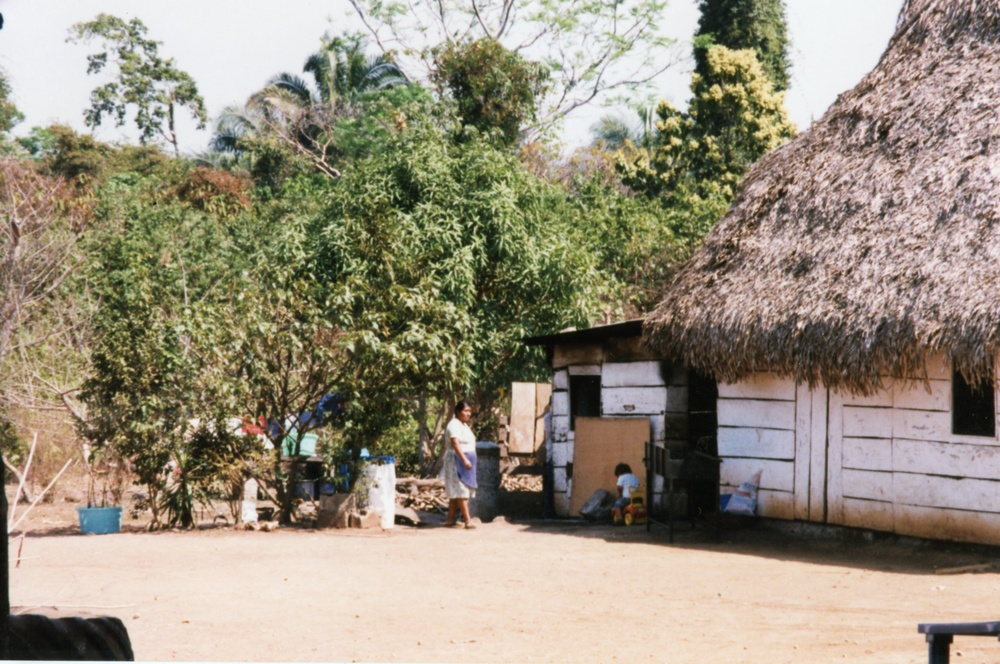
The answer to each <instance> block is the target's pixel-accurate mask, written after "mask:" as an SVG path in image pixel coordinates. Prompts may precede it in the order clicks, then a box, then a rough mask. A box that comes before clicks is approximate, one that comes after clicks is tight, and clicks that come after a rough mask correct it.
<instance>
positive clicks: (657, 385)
mask: <svg viewBox="0 0 1000 664" xmlns="http://www.w3.org/2000/svg"><path fill="white" fill-rule="evenodd" d="M525 342H526V343H528V344H530V345H539V346H545V347H546V349H547V352H548V357H549V359H550V360H551V364H552V371H553V380H552V401H551V433H550V440H549V445H550V448H551V449H550V450H549V457H550V458H551V463H552V466H553V491H554V507H555V512H556V514H557V515H559V516H577V515H578V514H579V509H580V507H581V506H582V504H583V502H584V501H586V500H587V498H589V497H590V496H591V495H592V493H593V492H594V491H595V490H596V489H598V488H606V489H608V490H611V491H613V490H614V488H615V478H614V475H613V470H614V467H615V465H616V464H617V463H618V462H621V461H624V462H626V463H628V464H629V465H630V466H631V467H632V470H633V471H634V472H635V473H636V474H637V475H639V476H640V477H643V476H644V470H643V461H642V459H643V452H644V445H645V443H646V442H647V441H653V443H654V444H655V445H657V446H660V447H665V448H669V449H670V450H671V452H672V453H674V455H675V457H679V456H681V455H682V454H683V453H684V452H685V451H686V450H688V449H690V448H691V446H692V444H693V441H695V440H697V438H698V437H699V436H700V435H704V434H708V435H713V434H714V428H715V414H714V404H715V394H714V391H713V390H714V382H713V381H710V380H709V381H706V380H703V379H700V378H699V376H698V375H694V376H692V375H690V374H689V372H688V371H687V370H686V369H685V368H683V367H681V366H678V365H675V364H672V363H670V362H665V361H663V360H662V359H661V358H660V356H658V355H657V354H655V353H653V352H651V351H649V350H648V349H646V348H644V347H643V345H642V320H632V321H627V322H624V323H617V324H613V325H603V326H598V327H593V328H589V329H584V330H570V331H565V332H560V333H558V334H551V335H545V336H538V337H532V338H530V339H526V340H525ZM652 489H653V490H652V492H651V494H650V500H651V505H652V506H653V507H654V508H660V507H663V506H664V498H663V496H664V489H665V480H664V477H663V476H658V477H655V478H654V482H653V486H652ZM683 507H684V505H683V504H680V505H679V506H678V508H679V509H683Z"/></svg>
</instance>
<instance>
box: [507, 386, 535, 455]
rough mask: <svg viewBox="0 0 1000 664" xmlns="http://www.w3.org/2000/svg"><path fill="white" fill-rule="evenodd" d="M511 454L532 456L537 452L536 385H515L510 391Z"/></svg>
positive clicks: (509, 441)
mask: <svg viewBox="0 0 1000 664" xmlns="http://www.w3.org/2000/svg"><path fill="white" fill-rule="evenodd" d="M507 442H508V444H509V445H510V452H511V454H531V453H533V452H534V451H535V384H534V383H513V384H512V385H511V389H510V436H509V437H508V439H507Z"/></svg>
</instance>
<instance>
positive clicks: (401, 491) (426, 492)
mask: <svg viewBox="0 0 1000 664" xmlns="http://www.w3.org/2000/svg"><path fill="white" fill-rule="evenodd" d="M396 504H397V505H401V506H403V507H410V508H412V509H415V510H421V511H424V512H444V511H447V509H448V500H447V499H446V498H445V497H444V480H442V479H441V478H438V477H436V478H433V479H426V480H424V479H418V478H415V477H399V478H397V479H396Z"/></svg>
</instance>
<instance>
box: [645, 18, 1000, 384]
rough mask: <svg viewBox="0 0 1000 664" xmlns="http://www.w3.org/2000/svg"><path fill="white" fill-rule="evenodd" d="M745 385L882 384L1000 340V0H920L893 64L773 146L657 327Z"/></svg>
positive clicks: (654, 322)
mask: <svg viewBox="0 0 1000 664" xmlns="http://www.w3.org/2000/svg"><path fill="white" fill-rule="evenodd" d="M645 335H646V336H645V343H646V344H647V345H648V346H650V347H651V348H653V349H656V350H657V351H659V352H662V353H665V354H666V355H668V356H670V357H672V358H673V359H676V360H680V361H683V362H685V363H687V364H689V365H691V366H693V367H696V368H698V369H701V370H704V371H706V372H708V373H711V374H713V375H715V376H716V377H718V378H719V379H721V380H726V381H732V380H736V379H739V378H740V377H743V376H745V375H747V373H748V372H750V371H753V370H772V371H778V372H781V373H786V374H791V375H794V376H795V377H796V378H798V379H800V380H804V381H807V382H809V383H810V384H814V385H815V384H817V383H819V382H822V383H825V384H827V385H829V386H838V387H845V388H848V389H850V390H852V391H856V392H862V393H865V392H870V391H871V390H873V389H874V388H875V387H876V386H877V385H878V384H879V380H880V379H879V376H880V374H881V375H883V376H884V375H893V376H913V377H921V376H922V375H923V370H922V367H923V358H924V357H925V354H926V353H927V352H928V351H936V350H942V351H945V352H946V353H948V354H949V355H950V356H951V357H952V358H953V359H954V361H955V362H956V367H957V368H959V369H960V370H962V371H963V372H964V373H965V374H966V376H967V378H970V379H971V380H974V381H976V380H979V379H981V378H982V377H984V376H985V375H987V374H986V372H988V370H989V366H990V363H991V361H992V360H991V357H992V356H993V355H994V354H995V353H996V352H997V351H998V349H1000V0H909V1H908V2H907V3H906V4H904V6H903V10H902V12H901V13H900V18H899V21H898V23H897V30H896V34H895V35H894V36H893V38H892V40H891V41H890V43H889V46H888V48H887V50H886V52H885V54H884V55H883V56H882V59H881V61H880V62H879V64H878V65H877V66H876V68H875V69H874V70H873V71H872V72H871V73H870V74H868V75H867V76H866V77H865V78H864V79H863V80H862V81H861V82H860V83H859V84H858V85H857V86H856V87H855V88H854V89H853V90H850V91H848V92H846V93H844V94H842V95H841V96H840V97H839V98H838V99H837V101H836V102H835V103H834V104H833V106H831V107H830V109H829V110H828V111H827V113H826V114H825V115H824V116H823V118H822V119H821V120H820V121H818V122H816V123H815V124H814V125H813V127H812V128H811V129H809V130H808V131H806V132H804V133H803V134H801V135H800V136H798V137H797V138H796V139H795V140H793V141H792V142H790V143H788V144H787V145H785V146H783V147H781V148H778V149H776V150H774V151H773V152H771V153H769V154H767V155H766V156H765V157H764V158H763V159H761V160H760V161H759V162H758V163H757V164H756V165H755V166H754V167H753V168H752V169H751V170H750V172H749V173H748V174H747V175H746V177H745V178H744V180H743V182H742V184H741V187H740V191H739V193H738V194H737V197H736V199H735V201H734V203H733V205H732V207H731V208H730V210H729V211H728V212H727V214H726V215H725V216H724V217H723V219H722V220H721V221H720V222H719V224H718V225H717V226H716V228H715V229H713V231H712V232H711V233H710V234H709V236H708V237H707V238H706V240H705V243H704V246H703V248H702V249H701V250H700V251H699V252H698V253H697V254H696V255H695V257H694V258H693V259H692V260H691V262H690V263H689V264H688V265H687V266H685V268H684V269H683V270H682V271H681V272H680V273H679V275H678V277H677V278H676V280H675V282H674V283H673V284H672V286H671V288H670V289H669V291H668V293H667V296H666V298H665V299H664V300H663V302H662V303H661V304H660V306H659V307H658V308H657V310H656V311H655V312H654V313H653V314H651V315H650V316H649V317H648V319H647V322H646V326H645Z"/></svg>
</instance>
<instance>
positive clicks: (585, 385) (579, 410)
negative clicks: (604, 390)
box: [569, 376, 601, 431]
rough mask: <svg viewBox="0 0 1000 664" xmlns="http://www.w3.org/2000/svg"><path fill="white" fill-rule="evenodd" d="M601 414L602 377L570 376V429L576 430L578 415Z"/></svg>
mask: <svg viewBox="0 0 1000 664" xmlns="http://www.w3.org/2000/svg"><path fill="white" fill-rule="evenodd" d="M600 416H601V377H600V376H570V377H569V429H570V431H575V430H576V418H577V417H600Z"/></svg>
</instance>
